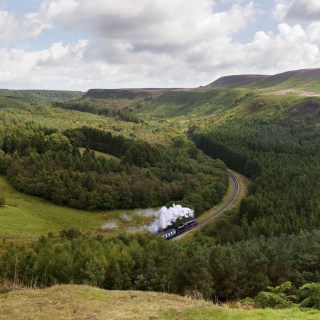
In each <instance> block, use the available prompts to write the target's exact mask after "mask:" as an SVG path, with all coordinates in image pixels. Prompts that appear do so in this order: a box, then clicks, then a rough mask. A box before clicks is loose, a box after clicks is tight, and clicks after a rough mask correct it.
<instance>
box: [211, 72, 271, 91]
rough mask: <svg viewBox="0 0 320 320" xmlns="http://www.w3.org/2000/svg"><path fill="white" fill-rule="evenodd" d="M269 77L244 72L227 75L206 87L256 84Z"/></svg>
mask: <svg viewBox="0 0 320 320" xmlns="http://www.w3.org/2000/svg"><path fill="white" fill-rule="evenodd" d="M268 78H269V76H266V75H260V74H243V75H233V76H225V77H222V78H219V79H218V80H216V81H214V82H212V83H210V84H208V85H207V86H206V87H210V88H236V87H243V86H247V85H249V84H254V83H256V82H258V81H263V80H265V79H268Z"/></svg>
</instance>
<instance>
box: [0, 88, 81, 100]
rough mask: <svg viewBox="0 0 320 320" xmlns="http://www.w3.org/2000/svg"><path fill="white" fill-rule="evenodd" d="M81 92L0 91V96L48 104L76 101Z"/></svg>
mask: <svg viewBox="0 0 320 320" xmlns="http://www.w3.org/2000/svg"><path fill="white" fill-rule="evenodd" d="M82 94H83V93H82V92H81V91H65V90H9V89H0V96H4V97H12V98H20V99H33V100H41V101H49V102H63V101H67V100H70V99H78V98H80V97H81V96H82Z"/></svg>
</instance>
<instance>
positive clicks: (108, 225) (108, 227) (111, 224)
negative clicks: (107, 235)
mask: <svg viewBox="0 0 320 320" xmlns="http://www.w3.org/2000/svg"><path fill="white" fill-rule="evenodd" d="M118 227H119V225H118V224H117V223H116V222H114V221H110V222H107V223H105V224H104V225H103V226H101V229H102V230H112V229H117V228H118Z"/></svg>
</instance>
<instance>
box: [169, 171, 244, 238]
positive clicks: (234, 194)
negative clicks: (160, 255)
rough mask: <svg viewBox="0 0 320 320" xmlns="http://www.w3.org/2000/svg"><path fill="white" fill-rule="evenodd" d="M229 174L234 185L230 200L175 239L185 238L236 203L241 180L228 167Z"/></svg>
mask: <svg viewBox="0 0 320 320" xmlns="http://www.w3.org/2000/svg"><path fill="white" fill-rule="evenodd" d="M227 174H228V176H229V180H230V182H231V186H232V193H231V196H230V198H229V199H228V201H226V202H225V203H224V204H223V205H222V206H221V207H220V208H219V209H217V210H216V211H215V212H213V213H212V214H210V215H209V216H208V217H206V218H205V219H203V220H202V221H201V222H199V223H198V225H197V226H196V227H194V228H192V229H190V230H188V231H186V232H184V233H183V234H181V235H179V236H177V237H175V238H173V240H179V239H181V238H183V237H184V235H186V234H188V233H189V232H192V231H194V230H197V229H199V228H201V227H203V226H204V225H205V224H207V223H208V222H210V221H211V220H213V219H214V218H216V217H218V216H219V215H221V214H222V213H223V212H225V211H226V210H228V209H230V208H231V207H232V206H233V205H234V203H235V202H236V201H237V199H238V196H239V193H240V182H239V180H238V178H237V176H236V175H235V174H234V173H233V172H232V171H231V170H229V169H228V170H227Z"/></svg>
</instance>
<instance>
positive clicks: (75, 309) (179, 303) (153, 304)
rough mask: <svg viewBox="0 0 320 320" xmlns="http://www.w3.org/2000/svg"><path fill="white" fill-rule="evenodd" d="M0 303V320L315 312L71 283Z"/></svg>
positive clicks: (182, 318)
mask: <svg viewBox="0 0 320 320" xmlns="http://www.w3.org/2000/svg"><path fill="white" fill-rule="evenodd" d="M0 305H1V309H0V319H3V320H4V319H5V320H27V319H42V320H51V319H57V320H67V319H73V320H75V319H79V320H80V319H82V320H83V319H86V320H98V319H99V320H104V319H105V320H107V319H108V320H109V319H112V320H129V319H130V320H134V319H136V320H150V319H158V320H165V319H171V320H175V319H177V320H178V319H179V320H196V319H201V320H209V319H210V320H211V319H215V320H220V319H221V320H225V319H229V320H237V319H238V320H240V319H248V320H251V319H252V320H259V319H264V320H268V319H272V320H277V319H279V320H280V319H299V320H303V319H306V320H307V319H317V318H318V317H319V316H320V313H319V311H315V310H313V311H308V312H302V311H300V310H298V309H287V310H242V309H228V308H227V307H217V306H214V305H212V304H211V303H209V302H205V301H202V300H192V299H190V298H186V297H181V296H177V295H169V294H165V293H154V292H141V291H105V290H101V289H97V288H93V287H89V286H75V285H64V286H55V287H52V288H49V289H42V290H19V291H12V292H9V293H6V294H0Z"/></svg>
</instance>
